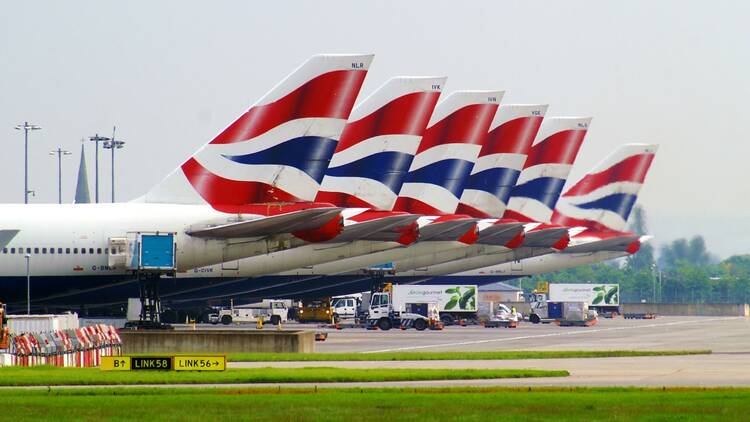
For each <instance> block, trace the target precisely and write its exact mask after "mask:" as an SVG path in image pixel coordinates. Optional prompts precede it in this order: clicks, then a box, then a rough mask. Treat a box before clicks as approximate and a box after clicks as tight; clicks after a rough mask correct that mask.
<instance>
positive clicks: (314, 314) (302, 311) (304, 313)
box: [297, 298, 333, 323]
mask: <svg viewBox="0 0 750 422" xmlns="http://www.w3.org/2000/svg"><path fill="white" fill-rule="evenodd" d="M332 316H333V309H332V308H331V299H330V298H325V299H321V300H312V301H309V302H300V306H299V308H298V309H297V319H298V320H299V322H326V323H330V322H331V317H332Z"/></svg>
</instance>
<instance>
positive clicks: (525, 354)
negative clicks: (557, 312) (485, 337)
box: [227, 350, 711, 362]
mask: <svg viewBox="0 0 750 422" xmlns="http://www.w3.org/2000/svg"><path fill="white" fill-rule="evenodd" d="M710 353H711V351H710V350H662V351H637V350H561V351H533V350H532V351H496V352H379V353H230V354H228V355H227V359H228V360H229V361H232V362H291V361H305V362H315V361H389V360H392V361H397V360H516V359H563V358H611V357H632V356H678V355H706V354H710Z"/></svg>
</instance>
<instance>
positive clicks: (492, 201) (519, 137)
mask: <svg viewBox="0 0 750 422" xmlns="http://www.w3.org/2000/svg"><path fill="white" fill-rule="evenodd" d="M546 112H547V105H543V104H509V105H501V106H500V108H499V109H498V110H497V114H495V118H494V119H493V120H492V124H491V125H490V131H489V133H488V134H487V140H486V141H485V142H484V145H482V150H481V151H480V152H479V158H477V162H476V164H474V168H473V169H472V170H471V175H470V176H469V179H468V180H467V182H466V187H465V188H464V191H463V194H461V202H460V203H459V205H458V210H457V212H458V213H461V214H468V215H470V216H472V217H479V218H501V217H502V216H503V213H504V212H505V207H506V205H507V204H508V199H509V198H510V191H511V189H513V186H515V185H516V181H517V180H518V176H519V175H520V174H521V169H522V168H523V164H524V162H525V161H526V156H527V155H528V153H529V149H530V148H531V143H532V142H534V138H535V137H536V134H537V132H538V131H539V126H540V125H541V124H542V119H544V114H545V113H546Z"/></svg>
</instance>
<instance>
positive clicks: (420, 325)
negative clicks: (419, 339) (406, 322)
mask: <svg viewBox="0 0 750 422" xmlns="http://www.w3.org/2000/svg"><path fill="white" fill-rule="evenodd" d="M414 328H415V329H416V330H417V331H424V330H425V328H427V323H426V322H425V320H423V319H415V320H414Z"/></svg>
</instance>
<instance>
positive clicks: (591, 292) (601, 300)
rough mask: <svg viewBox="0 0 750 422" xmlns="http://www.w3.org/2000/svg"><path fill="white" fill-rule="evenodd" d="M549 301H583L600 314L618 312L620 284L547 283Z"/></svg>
mask: <svg viewBox="0 0 750 422" xmlns="http://www.w3.org/2000/svg"><path fill="white" fill-rule="evenodd" d="M548 300H549V301H550V302H562V303H565V302H585V303H587V304H588V305H589V308H590V309H593V310H595V311H597V312H598V313H600V314H603V313H610V312H617V313H619V312H620V285H619V284H603V283H585V284H584V283H570V284H567V283H557V284H550V285H549V299H548Z"/></svg>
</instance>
